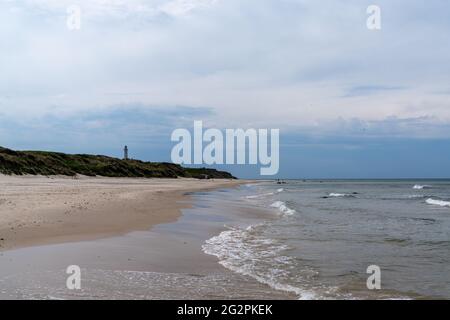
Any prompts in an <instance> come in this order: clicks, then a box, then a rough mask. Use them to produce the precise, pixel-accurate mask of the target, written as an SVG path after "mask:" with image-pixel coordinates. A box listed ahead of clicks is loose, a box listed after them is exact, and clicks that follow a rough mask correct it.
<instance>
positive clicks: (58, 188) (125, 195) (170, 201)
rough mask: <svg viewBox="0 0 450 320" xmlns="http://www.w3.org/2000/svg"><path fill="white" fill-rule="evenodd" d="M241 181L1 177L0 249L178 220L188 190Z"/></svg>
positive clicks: (133, 228) (83, 238)
mask: <svg viewBox="0 0 450 320" xmlns="http://www.w3.org/2000/svg"><path fill="white" fill-rule="evenodd" d="M240 183H242V182H241V181H236V180H195V179H139V178H136V179H135V178H91V177H82V176H79V177H76V178H71V177H43V176H5V175H1V176H0V184H1V186H2V188H1V191H0V251H4V250H8V249H12V248H19V247H26V246H33V245H40V244H49V243H61V242H69V241H80V240H89V239H96V238H102V237H107V236H112V235H119V234H125V233H127V232H130V231H134V230H148V229H149V228H150V227H151V226H153V225H156V224H158V223H167V222H171V221H175V220H176V219H177V218H178V217H179V216H180V209H181V208H182V207H183V206H188V205H189V204H188V203H186V202H183V203H181V202H182V200H183V199H184V197H186V196H185V194H186V193H188V192H195V191H200V190H209V189H214V188H219V187H232V186H235V185H238V184H240Z"/></svg>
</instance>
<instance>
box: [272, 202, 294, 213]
mask: <svg viewBox="0 0 450 320" xmlns="http://www.w3.org/2000/svg"><path fill="white" fill-rule="evenodd" d="M270 206H271V207H272V208H277V209H278V210H279V211H280V212H281V213H282V214H285V215H293V214H294V213H295V212H296V211H295V210H294V209H291V208H289V207H288V206H287V205H286V203H284V202H283V201H275V202H274V203H272V204H271V205H270Z"/></svg>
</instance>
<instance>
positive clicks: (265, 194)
mask: <svg viewBox="0 0 450 320" xmlns="http://www.w3.org/2000/svg"><path fill="white" fill-rule="evenodd" d="M227 196H228V197H229V198H234V199H239V200H236V201H241V202H243V203H246V204H247V205H248V204H250V205H251V206H254V207H258V208H263V209H265V210H271V211H272V212H273V216H272V217H270V218H267V219H262V220H258V221H255V223H253V224H252V223H247V224H241V225H236V224H234V225H230V226H228V227H227V228H226V230H224V231H222V232H221V233H219V234H217V235H215V236H214V237H211V238H210V239H208V240H206V241H205V243H204V244H203V246H202V248H203V251H204V252H205V253H206V254H209V255H213V256H215V257H217V258H218V263H219V264H220V265H222V266H223V267H225V268H227V269H229V270H231V271H233V272H235V273H238V274H241V275H244V276H246V277H251V278H253V279H255V280H257V281H258V282H260V283H263V284H265V285H267V286H269V287H271V288H273V289H275V290H281V291H285V292H290V293H293V294H295V295H296V296H297V297H298V299H448V298H450V181H448V180H427V181H425V180H418V181H417V180H415V181H414V180H287V181H267V182H261V183H255V184H247V185H245V186H242V187H240V188H239V189H235V190H233V191H231V192H230V194H228V195H227ZM371 266H375V268H377V269H376V270H377V275H376V276H377V277H378V280H379V285H378V287H377V288H374V286H373V283H374V282H373V277H372V278H370V277H371V276H372V275H374V271H373V270H374V269H372V268H373V267H372V268H370V267H371ZM369 278H370V279H369ZM368 282H369V285H368ZM371 284H372V285H371Z"/></svg>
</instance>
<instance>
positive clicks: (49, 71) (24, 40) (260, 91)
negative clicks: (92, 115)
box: [0, 0, 450, 136]
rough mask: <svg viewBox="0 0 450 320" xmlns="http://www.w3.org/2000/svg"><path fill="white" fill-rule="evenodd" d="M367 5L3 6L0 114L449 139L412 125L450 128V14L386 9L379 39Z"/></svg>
mask: <svg viewBox="0 0 450 320" xmlns="http://www.w3.org/2000/svg"><path fill="white" fill-rule="evenodd" d="M69 4H70V5H72V4H78V5H80V7H81V8H82V10H83V20H82V28H81V30H80V31H75V32H73V31H72V32H71V31H69V30H67V28H66V23H65V22H66V21H65V19H66V18H67V13H66V7H67V6H68V5H69ZM369 4H371V3H369V2H368V1H356V0H351V1H331V0H324V1H320V3H319V2H317V1H305V0H300V1H293V0H277V1H257V0H247V1H240V0H227V1H212V0H211V1H206V0H205V1H202V0H198V1H193V0H191V1H188V0H185V1H181V0H174V1H162V0H150V1H144V0H127V1H126V0H111V1H106V0H91V1H88V0H78V1H73V0H71V1H68V0H67V1H66V0H36V1H7V2H5V1H3V2H1V4H0V9H1V10H0V19H1V21H2V29H1V30H0V38H1V39H2V41H1V42H0V70H2V72H1V74H0V88H1V89H0V110H1V112H2V113H3V115H4V117H6V118H8V119H10V120H11V121H12V120H17V119H22V118H26V119H35V118H36V117H38V116H40V115H42V114H49V113H53V114H58V115H70V114H82V113H86V112H96V111H98V112H106V111H107V110H109V109H114V106H117V105H125V106H130V105H135V104H139V105H142V106H144V108H145V109H148V110H149V112H150V111H151V110H153V109H154V108H155V107H154V106H177V105H186V106H200V107H208V108H211V109H212V110H213V112H212V113H211V114H210V115H208V116H207V120H208V124H209V125H212V126H218V127H276V128H281V129H282V130H288V131H290V132H291V131H292V132H295V131H299V130H310V131H311V132H312V133H314V134H317V135H320V134H333V132H332V130H331V128H333V130H336V131H334V133H335V134H339V133H340V131H339V130H340V129H339V126H338V125H337V124H339V123H341V121H344V122H346V123H348V124H349V125H351V126H354V129H355V130H354V133H355V134H356V132H359V129H358V128H359V127H358V123H384V122H389V121H390V119H400V120H399V121H394V122H393V124H392V125H390V126H385V127H383V129H382V131H383V134H384V135H389V134H392V135H397V134H398V130H397V129H398V128H400V127H401V128H402V132H404V133H405V134H406V132H407V133H408V134H410V135H411V136H423V135H424V131H425V132H433V133H434V134H436V135H438V134H439V135H446V134H447V133H446V130H426V129H425V128H424V127H417V126H414V125H406V126H405V124H404V123H402V121H401V119H428V120H427V121H425V124H424V126H425V125H426V126H427V127H428V128H430V129H432V128H433V126H436V127H439V128H440V127H442V126H446V125H449V124H450V98H449V95H443V94H441V95H439V94H435V92H440V91H444V90H448V86H447V85H446V84H448V83H450V65H449V64H448V56H449V54H450V43H449V42H448V39H447V37H448V34H449V32H450V22H449V21H448V19H446V12H448V10H449V9H450V4H448V3H447V2H445V1H439V0H431V1H428V2H427V3H426V4H423V3H412V2H410V1H406V0H403V1H395V2H392V1H386V0H381V1H379V5H380V7H381V9H382V19H383V23H382V30H381V31H379V32H373V31H369V30H367V29H366V18H367V14H366V8H367V6H368V5H369ZM6 9H9V10H6ZM11 10H12V11H11ZM350 97H351V99H349V98H350ZM179 112H180V116H183V111H179ZM355 119H356V120H355ZM175 120H176V119H175V118H171V119H168V120H167V121H175ZM27 121H28V120H27ZM93 121H94V122H92V123H91V125H92V126H93V127H95V126H99V125H101V124H102V122H101V121H98V122H95V120H93ZM172 126H176V123H175V122H174V124H172ZM11 130H13V129H11ZM130 130H132V129H130ZM380 130H381V128H380ZM360 134H363V133H360Z"/></svg>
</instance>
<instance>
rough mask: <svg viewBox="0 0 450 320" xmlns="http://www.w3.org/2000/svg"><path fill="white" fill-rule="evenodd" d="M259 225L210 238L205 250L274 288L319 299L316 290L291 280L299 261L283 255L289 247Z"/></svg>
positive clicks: (234, 268) (231, 230) (301, 297)
mask: <svg viewBox="0 0 450 320" xmlns="http://www.w3.org/2000/svg"><path fill="white" fill-rule="evenodd" d="M258 227H259V226H258V225H257V226H250V227H248V228H247V229H240V228H230V230H226V231H223V232H222V233H220V234H219V235H218V236H215V237H213V238H211V239H209V240H207V241H206V242H205V244H204V245H203V246H202V249H203V251H204V252H205V253H206V254H209V255H213V256H216V257H217V258H218V259H219V263H220V264H221V265H222V266H224V267H225V268H227V269H229V270H231V271H234V272H236V273H239V274H242V275H245V276H249V277H252V278H253V279H255V280H257V281H258V282H260V283H263V284H266V285H268V286H270V287H271V288H273V289H276V290H281V291H285V292H291V293H294V294H296V295H298V297H299V299H317V298H318V297H317V294H316V293H315V292H313V291H311V290H305V289H301V288H299V287H297V286H294V285H292V284H289V283H287V280H286V279H289V278H290V271H289V270H290V269H292V268H293V267H294V263H295V262H294V259H293V258H292V257H289V256H285V255H283V254H282V252H283V251H285V250H287V249H289V248H288V247H287V246H286V245H282V244H279V243H277V242H276V241H275V240H272V239H266V238H263V237H261V236H259V235H258V231H257V229H258Z"/></svg>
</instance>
